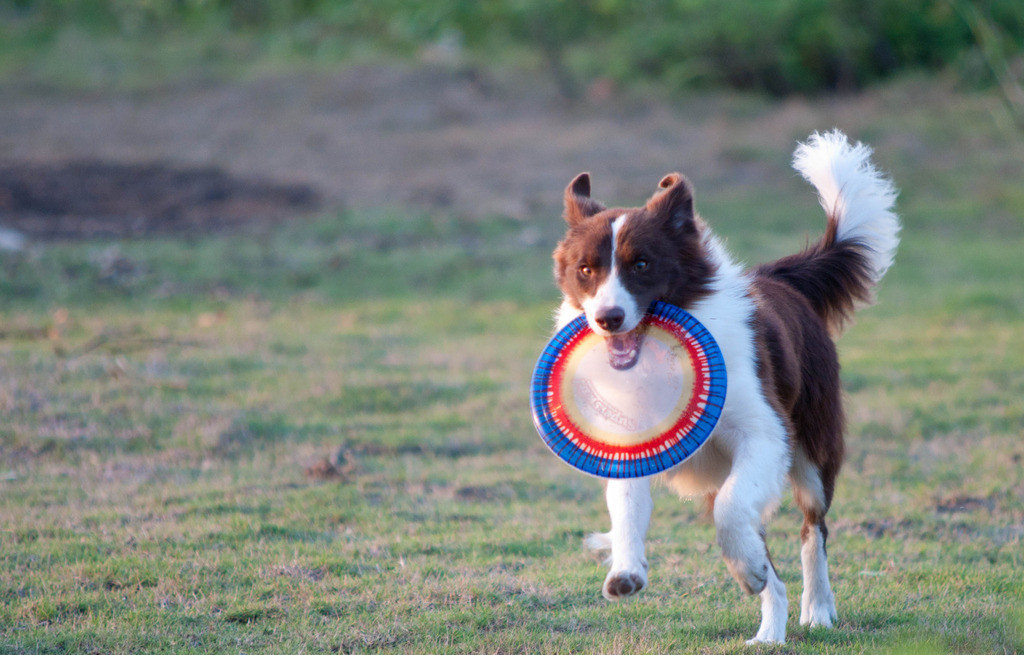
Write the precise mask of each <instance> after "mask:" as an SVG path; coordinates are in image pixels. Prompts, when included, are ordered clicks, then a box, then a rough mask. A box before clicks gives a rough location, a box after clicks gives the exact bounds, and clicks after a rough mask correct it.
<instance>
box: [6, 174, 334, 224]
mask: <svg viewBox="0 0 1024 655" xmlns="http://www.w3.org/2000/svg"><path fill="white" fill-rule="evenodd" d="M318 206H319V198H318V195H317V193H316V192H315V191H314V190H313V189H312V188H311V187H309V186H305V185H301V184H275V183H273V182H269V181H267V180H259V179H240V178H237V177H233V176H231V175H229V174H227V173H226V172H224V171H223V170H221V169H219V168H216V167H212V166H206V167H191V168H189V167H184V168H182V167H174V166H170V165H168V164H165V163H148V164H120V163H109V162H102V161H95V160H92V161H74V162H67V163H60V164H12V163H8V164H0V224H3V225H4V226H5V227H8V228H13V229H15V230H18V231H20V232H22V233H24V234H26V235H28V236H30V237H32V238H36V239H66V238H91V237H139V236H152V235H158V234H181V233H193V232H194V233H208V232H220V231H224V230H228V229H232V228H237V227H239V226H241V225H244V224H251V223H253V222H255V221H275V220H282V219H285V218H288V217H292V216H295V215H297V214H302V213H306V212H310V211H312V210H314V209H316V208H317V207H318Z"/></svg>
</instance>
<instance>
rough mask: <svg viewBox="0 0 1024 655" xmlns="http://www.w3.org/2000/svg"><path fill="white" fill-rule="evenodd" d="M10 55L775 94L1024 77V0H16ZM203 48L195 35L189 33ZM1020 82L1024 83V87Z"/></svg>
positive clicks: (2, 17)
mask: <svg viewBox="0 0 1024 655" xmlns="http://www.w3.org/2000/svg"><path fill="white" fill-rule="evenodd" d="M0 7H3V8H2V9H0V25H2V26H0V66H6V67H7V68H8V69H10V68H11V67H13V66H15V65H18V64H24V63H25V57H26V53H27V54H28V56H30V55H31V53H33V52H37V51H38V50H39V49H41V48H53V47H56V48H57V49H58V50H59V48H60V46H61V44H62V43H66V42H67V41H68V40H74V39H76V38H77V39H82V38H90V39H95V38H98V37H109V38H111V39H118V40H121V41H122V42H125V43H135V44H160V43H163V44H166V43H167V42H168V41H171V42H174V41H175V39H178V40H179V41H180V40H181V39H182V37H192V38H194V39H195V41H194V48H195V50H196V51H195V52H193V53H192V54H193V55H194V56H200V55H201V56H203V57H205V58H206V59H209V60H238V61H245V60H252V59H253V58H259V59H264V58H267V57H270V58H277V59H278V60H280V59H287V58H300V59H304V60H313V61H322V62H328V63H329V62H337V61H339V60H343V59H352V58H359V57H366V56H368V55H372V56H380V55H382V54H386V55H387V56H391V57H394V56H399V57H401V56H413V55H418V54H421V53H422V52H423V50H424V49H425V48H431V47H432V48H434V50H436V51H441V52H443V51H444V50H445V49H447V50H448V51H455V52H458V53H460V56H464V57H468V58H471V59H472V60H474V61H478V62H481V63H489V64H490V63H509V62H510V61H514V62H515V63H517V64H525V65H529V66H534V67H542V68H544V69H545V70H547V71H548V72H549V73H550V74H551V75H552V76H553V77H554V79H555V80H556V81H557V83H558V86H559V88H560V90H561V91H562V93H563V94H565V95H567V96H574V95H577V94H579V93H580V92H581V90H582V89H583V88H585V87H586V85H587V84H589V83H590V82H591V81H593V80H594V79H596V78H598V77H600V78H604V79H610V80H612V81H614V82H616V83H619V84H636V83H646V82H655V83H657V84H658V85H659V86H661V87H663V88H669V89H672V90H677V91H678V90H685V89H691V88H699V87H722V86H725V87H730V88H737V89H744V90H755V91H760V92H766V93H768V94H772V95H787V94H793V93H817V92H830V91H852V90H856V89H860V88H863V87H865V86H866V85H869V84H871V83H873V82H876V81H878V80H882V79H885V78H887V77H889V76H891V75H893V74H896V73H899V72H902V71H907V70H929V71H934V70H940V69H948V68H950V67H955V68H956V69H957V70H958V71H959V72H960V73H961V74H962V77H963V78H964V79H965V80H970V81H972V82H979V83H982V84H991V83H997V84H999V85H1000V86H1002V87H1003V90H1004V93H1005V94H1006V95H1007V98H1008V100H1012V98H1013V96H1014V93H1015V91H1019V80H1020V78H1021V70H1020V69H1021V67H1022V62H1021V54H1020V53H1021V52H1022V50H1024V2H1021V1H1020V0H773V1H772V2H763V1H761V0H572V1H569V0H420V1H418V2H409V1H408V0H349V1H341V2H336V1H334V0H237V1H230V0H4V2H3V3H0ZM179 47H181V48H185V49H187V46H180V45H179ZM1015 86H1016V89H1014V87H1015Z"/></svg>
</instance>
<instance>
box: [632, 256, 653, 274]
mask: <svg viewBox="0 0 1024 655" xmlns="http://www.w3.org/2000/svg"><path fill="white" fill-rule="evenodd" d="M650 267H651V265H650V264H649V263H647V260H646V259H638V260H636V261H635V262H633V271H634V272H636V273H645V272H646V271H647V269H649V268H650Z"/></svg>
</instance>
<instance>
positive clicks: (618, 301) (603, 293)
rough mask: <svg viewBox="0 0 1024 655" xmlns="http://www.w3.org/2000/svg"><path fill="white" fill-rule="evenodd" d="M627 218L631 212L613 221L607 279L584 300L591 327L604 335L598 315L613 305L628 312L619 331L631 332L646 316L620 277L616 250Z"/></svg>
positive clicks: (604, 331)
mask: <svg viewBox="0 0 1024 655" xmlns="http://www.w3.org/2000/svg"><path fill="white" fill-rule="evenodd" d="M627 220H629V214H623V215H622V216H619V217H618V218H616V219H615V220H614V221H612V252H611V270H610V271H609V272H608V277H607V279H605V281H604V282H602V283H601V286H599V287H598V288H597V291H596V292H595V293H594V295H593V296H591V297H590V298H587V299H586V300H584V301H583V311H584V312H586V314H587V322H588V323H590V328H591V329H592V330H594V332H597V333H598V334H602V335H607V334H608V332H607V331H606V330H604V329H602V328H601V326H599V325H598V324H597V317H598V316H599V315H600V314H602V313H603V312H605V311H607V310H609V309H611V308H612V307H619V308H621V309H622V311H623V312H625V313H626V318H625V320H623V322H622V328H621V329H620V330H619V332H629V331H630V330H632V329H633V328H635V327H636V326H637V325H638V324H639V323H640V320H641V319H642V318H643V317H644V313H643V311H642V310H641V309H640V307H639V306H638V305H637V302H636V299H635V298H634V297H633V294H631V293H630V292H629V291H627V290H626V287H624V286H623V285H622V280H621V279H620V278H619V261H618V257H617V255H616V253H615V250H616V246H617V245H618V242H619V232H621V231H622V227H623V226H624V225H625V224H626V221H627Z"/></svg>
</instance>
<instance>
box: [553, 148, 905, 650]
mask: <svg viewBox="0 0 1024 655" xmlns="http://www.w3.org/2000/svg"><path fill="white" fill-rule="evenodd" d="M870 155H871V150H870V148H868V147H867V146H865V145H863V144H860V143H857V144H855V145H851V144H850V143H849V141H848V140H847V138H846V136H845V135H843V134H842V133H840V132H838V131H833V132H829V133H826V134H813V135H812V136H811V137H810V138H809V139H808V141H807V142H806V143H804V144H801V145H800V146H799V147H798V148H797V150H796V153H795V155H794V161H793V166H794V168H796V170H797V171H799V172H800V173H801V174H802V175H803V176H804V178H806V179H807V181H809V182H810V183H811V184H812V185H813V186H814V187H815V188H816V189H817V191H818V196H819V200H820V202H821V205H822V207H823V208H824V209H825V214H826V216H827V219H828V223H827V227H826V230H825V234H824V236H823V237H822V238H821V240H819V241H818V242H817V243H815V244H813V245H811V246H809V247H808V248H807V249H806V250H804V251H803V252H801V253H799V254H795V255H791V256H789V257H785V258H783V259H780V260H778V261H775V262H772V263H770V264H764V265H762V266H760V267H758V268H755V269H753V270H749V271H744V270H742V268H741V267H740V266H739V265H738V264H737V263H735V262H734V261H733V260H732V259H731V258H730V256H729V255H728V253H727V252H726V251H725V248H724V247H723V246H722V243H721V242H720V241H719V240H718V239H717V238H716V237H715V236H714V235H713V234H712V233H711V231H710V230H709V229H708V226H707V224H706V223H705V222H704V221H703V220H702V219H701V218H700V217H699V216H698V215H697V214H696V213H695V212H694V202H693V190H692V187H691V186H690V183H689V182H688V181H687V180H686V178H684V177H683V176H682V175H680V174H678V173H672V174H670V175H667V176H666V177H665V178H664V179H663V180H662V181H661V184H660V185H659V187H660V188H659V190H658V191H657V192H656V193H655V194H654V195H653V196H652V197H651V198H650V200H648V201H647V203H646V205H645V206H643V207H639V208H633V209H606V208H605V207H604V206H603V205H602V204H600V203H598V202H597V201H595V200H593V199H592V198H591V197H590V177H589V175H588V174H586V173H583V174H581V175H579V176H578V177H576V179H574V180H573V181H572V182H571V183H570V184H569V186H568V187H567V188H566V190H565V220H566V222H567V223H568V232H567V233H566V235H565V238H564V239H563V240H562V241H561V242H560V243H559V244H558V247H557V249H556V250H555V253H554V258H555V277H556V279H557V281H558V285H559V287H560V288H561V290H562V293H563V302H562V305H561V307H560V309H559V311H558V315H557V319H556V320H557V323H558V327H562V326H564V325H566V324H567V323H568V322H569V321H571V320H572V319H573V318H575V317H576V316H578V315H579V314H580V312H584V313H585V314H586V317H587V322H588V323H589V324H590V327H591V328H592V329H593V330H594V331H595V332H597V333H598V334H599V335H602V336H604V337H605V338H606V340H607V347H608V356H609V361H610V363H611V365H612V366H615V367H618V368H628V367H629V366H631V365H632V364H633V363H634V362H635V361H636V358H637V355H638V353H639V351H640V349H641V348H643V333H642V331H643V329H642V326H641V319H642V318H643V316H644V313H645V311H646V310H647V308H648V306H649V305H650V304H651V302H652V301H654V300H664V301H667V302H669V303H672V304H674V305H678V306H679V307H682V308H684V309H686V310H687V311H689V312H690V313H691V314H693V315H694V316H695V317H696V318H697V319H698V320H699V321H700V322H701V323H703V324H704V326H705V327H706V328H707V329H708V330H709V331H710V332H711V334H712V336H714V338H715V340H716V341H717V342H718V345H719V347H720V349H721V351H722V355H723V357H724V359H725V365H726V371H727V376H728V380H729V383H728V384H729V386H728V391H727V396H726V401H725V406H724V408H723V410H722V414H721V417H720V419H719V421H718V424H717V426H716V427H715V429H714V432H713V433H712V434H711V436H710V437H709V439H708V440H707V442H706V443H705V444H704V446H703V447H702V448H701V449H700V450H699V451H698V452H697V453H695V454H694V455H693V456H691V457H690V458H689V459H687V460H686V461H684V462H683V463H681V464H680V465H679V466H677V467H675V468H673V469H671V470H669V471H667V472H665V473H663V474H661V475H660V476H658V477H660V478H661V479H663V480H664V481H665V482H666V483H667V484H668V485H669V486H670V487H671V488H672V489H674V490H675V491H677V492H678V493H679V494H680V495H682V496H703V497H707V498H709V499H710V500H711V502H712V508H713V512H712V513H713V516H714V522H715V528H716V533H717V541H718V544H719V546H720V547H721V549H722V555H723V557H724V559H725V562H726V564H727V566H728V568H729V571H730V573H731V574H732V575H733V577H734V578H735V579H736V581H737V582H739V584H740V586H741V587H742V588H743V590H744V591H745V592H746V593H748V594H760V596H761V627H760V629H759V630H758V631H757V635H756V636H755V637H754V638H753V639H752V640H751V642H783V641H785V638H786V620H787V601H786V588H785V585H783V583H782V582H781V581H780V580H779V577H778V575H777V574H776V572H775V568H774V566H773V564H772V561H771V558H770V557H769V554H768V547H767V544H766V541H765V528H764V525H765V521H767V520H768V519H769V518H770V517H771V515H772V514H773V513H774V511H775V510H776V508H777V507H778V504H779V500H780V497H781V495H782V492H783V488H784V485H785V482H786V480H787V478H788V480H789V482H790V484H791V485H792V487H793V494H794V498H795V500H796V504H797V506H798V507H799V508H800V510H801V511H802V512H803V515H804V523H803V528H802V529H801V531H800V538H801V542H802V546H801V550H800V559H801V562H802V564H803V583H804V586H803V595H802V597H801V603H800V623H801V624H802V625H810V626H826V627H830V626H831V625H832V624H833V622H834V621H835V620H836V609H835V599H834V597H833V594H832V589H831V587H830V585H829V580H828V564H827V561H826V555H825V540H826V538H827V536H828V530H827V528H826V527H825V514H826V513H827V512H828V509H829V506H830V504H831V502H832V495H833V491H834V489H835V482H836V475H837V474H838V472H839V467H840V465H841V464H842V460H843V429H844V419H843V408H842V401H841V397H840V396H841V390H840V381H839V362H838V360H837V357H836V349H835V346H834V344H833V342H832V336H833V335H838V334H839V333H840V332H841V331H842V328H843V324H844V322H845V321H846V320H847V319H848V318H850V316H851V314H852V313H853V311H854V309H855V307H857V306H859V305H863V304H868V303H870V302H871V301H872V299H873V293H872V290H873V287H874V286H875V285H876V284H877V283H878V282H879V280H880V279H881V278H882V275H883V274H884V273H885V272H886V270H887V269H888V268H889V266H890V265H891V264H892V261H893V255H894V253H895V250H896V246H897V244H898V243H899V239H898V232H899V220H898V218H897V217H896V215H895V214H894V213H893V203H894V201H895V198H896V191H895V189H894V188H893V186H892V184H891V183H890V182H889V181H888V180H887V179H886V178H884V177H883V176H882V175H881V174H880V173H879V172H878V171H877V170H876V169H875V168H874V166H873V165H872V164H871V162H870ZM650 483H651V480H650V479H649V478H641V479H627V480H611V481H609V482H608V483H607V487H606V494H605V495H606V500H607V503H608V512H609V514H610V515H611V531H610V532H607V533H599V534H594V535H591V536H590V537H589V538H588V540H587V543H588V545H589V546H590V547H592V548H595V549H607V550H610V551H611V554H610V556H609V558H608V562H609V563H610V565H611V570H610V571H609V573H608V576H607V578H606V579H605V581H604V587H603V594H604V596H605V597H606V598H608V599H609V600H616V599H619V598H622V597H625V596H630V595H632V594H635V593H637V592H638V591H640V590H641V589H643V588H644V587H645V586H646V585H647V559H646V556H645V547H644V539H645V537H646V534H647V528H648V524H649V522H650V516H651V507H652V501H651V493H650Z"/></svg>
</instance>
